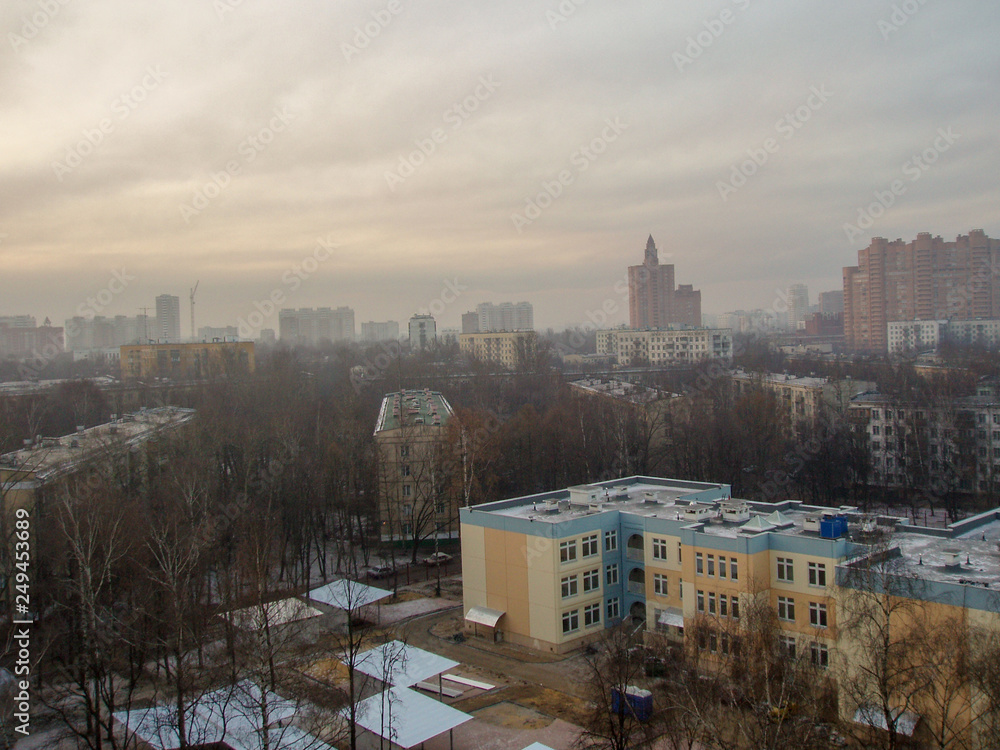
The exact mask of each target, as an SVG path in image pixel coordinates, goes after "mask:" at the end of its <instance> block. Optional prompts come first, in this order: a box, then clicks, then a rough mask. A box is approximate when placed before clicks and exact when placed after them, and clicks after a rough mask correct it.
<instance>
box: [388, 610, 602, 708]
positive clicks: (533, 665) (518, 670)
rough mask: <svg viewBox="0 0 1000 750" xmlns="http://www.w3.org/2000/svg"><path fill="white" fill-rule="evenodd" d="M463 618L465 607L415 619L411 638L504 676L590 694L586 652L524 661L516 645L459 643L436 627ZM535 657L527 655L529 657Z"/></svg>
mask: <svg viewBox="0 0 1000 750" xmlns="http://www.w3.org/2000/svg"><path fill="white" fill-rule="evenodd" d="M459 617H461V610H460V609H458V610H456V609H451V610H447V611H445V612H435V613H433V614H430V615H427V616H424V617H419V618H415V619H413V620H411V621H410V622H409V623H408V626H407V640H408V641H409V642H410V643H412V644H413V645H415V646H419V647H420V648H424V649H427V650H428V651H432V652H434V653H436V654H441V655H442V656H446V657H448V658H449V659H454V660H455V661H460V662H462V663H464V664H469V665H471V666H474V667H478V668H480V669H483V670H486V671H487V672H491V673H493V674H495V675H497V676H498V677H500V678H505V679H508V680H509V679H515V680H520V681H523V682H527V683H530V684H533V685H541V686H542V687H546V688H549V689H551V690H556V691H558V692H560V693H566V694H569V695H573V696H576V697H580V698H582V697H585V696H586V676H587V664H586V661H585V658H584V656H583V655H582V654H579V653H577V654H571V655H569V656H566V657H560V656H552V657H550V658H549V657H546V659H545V661H535V660H534V659H532V660H531V661H527V660H522V659H521V658H519V655H518V653H517V651H516V650H515V648H516V647H515V648H511V647H509V646H504V645H498V646H494V644H491V643H488V642H485V641H481V640H478V639H471V638H470V639H469V640H466V641H465V642H463V643H456V642H455V641H454V640H452V639H449V638H441V637H439V636H437V635H434V633H432V632H431V631H432V629H435V627H436V626H440V625H441V624H443V623H446V622H447V621H448V620H456V619H457V618H459ZM527 658H531V656H530V655H528V654H525V659H527Z"/></svg>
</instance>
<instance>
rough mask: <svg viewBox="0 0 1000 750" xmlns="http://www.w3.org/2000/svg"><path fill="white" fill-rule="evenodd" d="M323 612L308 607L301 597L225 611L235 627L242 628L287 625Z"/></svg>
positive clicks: (251, 628) (254, 628) (252, 628)
mask: <svg viewBox="0 0 1000 750" xmlns="http://www.w3.org/2000/svg"><path fill="white" fill-rule="evenodd" d="M322 614H323V613H322V612H320V611H319V610H318V609H316V608H315V607H310V606H309V605H308V604H306V603H305V602H303V601H302V600H301V599H295V598H289V599H280V600H278V601H274V602H267V603H265V604H256V605H253V606H251V607H244V608H243V609H234V610H232V611H231V612H227V613H226V615H225V616H226V617H227V618H229V619H231V620H232V622H233V624H234V625H236V627H238V628H240V629H242V630H262V629H263V628H264V626H265V625H268V626H275V625H287V624H288V623H290V622H297V621H299V620H307V619H309V618H311V617H319V616H320V615H322Z"/></svg>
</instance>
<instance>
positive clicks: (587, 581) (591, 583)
mask: <svg viewBox="0 0 1000 750" xmlns="http://www.w3.org/2000/svg"><path fill="white" fill-rule="evenodd" d="M600 587H601V571H599V570H596V569H595V570H588V571H587V572H586V573H584V574H583V590H584V591H596V590H597V589H599V588H600Z"/></svg>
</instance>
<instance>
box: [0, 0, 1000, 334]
mask: <svg viewBox="0 0 1000 750" xmlns="http://www.w3.org/2000/svg"><path fill="white" fill-rule="evenodd" d="M0 13H2V24H0V29H2V32H3V38H2V39H0V113H2V122H3V137H2V139H0V258H2V260H3V265H2V269H3V271H2V277H0V278H2V280H3V283H2V285H0V315H3V314H14V313H31V314H34V315H35V316H36V317H37V318H38V319H39V322H41V319H42V318H44V317H45V316H50V317H51V318H52V319H53V321H55V322H56V323H58V324H61V323H62V321H63V320H65V318H67V317H68V316H70V315H73V314H74V313H75V312H76V311H78V310H88V311H95V308H96V307H100V308H101V312H102V313H103V314H108V315H114V314H127V315H134V314H136V312H137V311H138V309H139V308H141V307H144V306H152V305H153V299H154V297H155V296H156V295H157V294H162V293H171V294H176V295H178V296H180V297H181V299H182V305H181V310H182V330H183V331H184V332H185V333H186V332H187V331H188V327H189V323H188V303H187V296H188V289H189V288H190V287H191V286H193V285H194V283H195V282H196V281H198V280H200V282H201V283H200V288H199V290H198V295H197V313H196V316H197V323H198V325H199V326H200V325H209V324H211V325H226V324H235V323H236V321H237V320H238V319H239V318H243V319H247V318H248V316H249V315H250V313H252V312H253V311H254V310H255V306H254V302H258V303H259V302H260V301H261V300H264V299H265V298H267V297H268V296H269V295H272V294H273V295H276V296H277V297H278V298H279V300H280V305H279V306H282V307H315V306H332V307H337V306H340V305H349V306H351V307H353V308H354V310H355V312H356V320H357V323H358V329H359V331H360V324H361V322H362V321H366V320H373V319H374V320H387V319H394V320H398V321H400V322H403V321H405V320H406V319H407V318H408V317H409V316H410V315H411V314H412V313H414V312H415V311H418V310H421V309H431V310H432V311H434V312H438V313H440V314H438V316H437V317H438V320H439V326H454V325H457V324H458V322H459V317H460V315H461V313H462V312H464V311H466V310H469V309H473V308H474V307H475V305H476V303H478V302H484V301H493V302H501V301H505V300H510V301H519V300H528V301H530V302H532V303H533V304H534V306H535V322H536V327H539V328H544V327H547V326H554V327H562V326H565V325H579V324H582V323H584V322H585V321H587V319H588V313H589V314H590V316H591V317H599V316H597V315H596V314H595V312H594V311H597V310H599V309H601V308H602V306H605V305H606V306H607V307H609V308H618V309H619V310H621V311H625V310H627V302H626V298H625V296H624V295H623V294H622V293H621V289H622V285H621V283H620V282H621V281H622V280H623V279H624V277H625V273H626V270H625V269H626V267H627V266H628V265H630V264H636V263H639V262H641V259H642V255H643V248H644V247H645V244H646V237H647V235H649V234H650V233H651V234H652V235H653V237H654V239H655V240H656V243H657V245H658V247H659V248H660V258H661V262H664V261H666V262H672V263H674V264H675V265H676V277H677V280H678V282H679V283H691V284H694V286H695V287H696V288H700V289H701V290H702V308H703V310H704V311H705V312H723V311H726V310H731V309H734V308H738V307H745V308H750V307H770V306H771V305H772V304H773V303H774V300H775V293H774V290H775V289H776V288H778V287H784V286H786V285H787V284H789V283H792V282H798V281H801V282H804V283H806V284H808V286H809V290H810V296H811V300H812V301H815V298H816V293H817V292H820V291H824V290H827V289H836V288H839V287H840V285H841V270H840V269H841V267H842V266H844V265H852V264H854V263H856V261H857V251H858V249H860V248H862V247H864V246H866V245H867V244H868V242H869V239H870V237H871V236H873V235H874V236H884V237H888V238H890V239H894V238H897V237H902V238H904V239H912V238H913V237H914V236H915V235H916V233H917V232H921V231H928V232H932V233H934V234H940V235H942V236H944V237H945V239H951V240H953V239H954V238H955V236H956V235H958V234H965V233H967V232H968V230H970V229H973V228H982V229H985V230H986V232H987V233H988V234H989V235H990V236H992V237H996V236H998V232H1000V215H998V207H1000V181H998V179H997V177H998V174H1000V149H998V148H997V145H998V144H997V140H998V112H1000V107H998V104H1000V102H998V97H1000V43H998V41H997V40H998V38H1000V33H998V32H1000V13H998V12H997V5H996V2H995V0H981V1H977V0H952V1H951V2H944V0H895V1H890V0H841V1H840V2H826V3H818V2H802V1H801V0H798V2H793V1H792V0H772V2H763V0H726V1H724V2H723V1H715V2H678V1H673V0H655V1H654V0H648V1H647V0H643V1H638V0H616V1H615V2H609V1H608V0H600V1H599V0H575V1H574V0H563V2H562V3H559V2H556V1H555V0H552V1H551V2H545V1H544V0H543V1H541V2H528V1H526V0H503V2H496V1H495V0H494V1H492V2H482V1H481V0H472V1H471V2H464V3H458V2H440V1H435V0H423V1H422V2H415V0H391V2H387V1H383V0H375V1H371V2H369V1H355V0H340V1H338V2H333V1H332V0H324V1H320V0H284V1H282V2H279V1H278V0H171V2H169V3H145V2H135V0H127V1H126V0H3V3H2V6H0ZM914 157H916V160H915V159H914ZM748 160H750V161H748ZM747 173H749V176H746V175H747ZM734 175H735V177H734ZM894 187H895V192H894V191H893V188H894ZM876 193H878V194H879V195H881V199H882V202H883V203H886V204H891V205H889V207H888V208H885V209H882V207H881V206H880V205H876V206H874V207H872V206H871V204H872V203H873V202H874V201H876V199H877V197H876ZM552 195H554V196H555V197H550V196H552ZM859 212H862V213H859ZM848 225H849V226H848ZM321 241H322V242H321ZM296 270H298V273H297V274H296ZM116 272H117V273H118V275H120V276H124V278H125V280H126V282H127V283H126V284H125V285H124V289H123V290H122V289H121V287H122V284H121V283H119V282H114V283H111V284H110V285H109V282H110V281H111V280H112V279H113V278H114V276H113V274H114V273H116ZM132 277H134V278H132ZM452 287H457V288H458V290H459V291H460V294H458V296H457V299H454V301H453V298H454V297H455V294H454V292H453V291H452ZM102 291H103V294H102ZM109 297H112V299H111V301H110V304H107V305H106V306H105V305H103V304H101V303H100V302H99V301H98V300H104V301H107V300H108V299H109ZM88 298H89V299H93V300H94V301H95V302H97V305H91V304H89V303H88V302H87V300H88ZM261 307H263V308H264V309H265V312H267V306H266V305H261ZM442 311H443V312H442ZM626 319H627V314H624V312H619V313H618V314H616V315H612V316H611V321H610V322H613V323H618V322H624V321H625V320H626ZM264 325H265V327H273V328H277V315H273V316H270V317H267V318H266V320H265V323H264Z"/></svg>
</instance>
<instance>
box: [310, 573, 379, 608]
mask: <svg viewBox="0 0 1000 750" xmlns="http://www.w3.org/2000/svg"><path fill="white" fill-rule="evenodd" d="M387 596H392V592H391V591H386V590H385V589H380V588H378V587H377V586H369V585H368V584H366V583H358V582H357V581H352V580H350V579H348V578H341V579H340V580H339V581H333V582H332V583H328V584H326V585H325V586H320V587H319V588H316V589H313V590H312V591H310V592H309V598H310V599H312V600H313V601H316V602H322V603H323V604H329V605H330V606H331V607H337V609H343V610H345V611H347V612H353V611H354V610H356V609H358V608H359V607H366V606H368V605H369V604H374V603H375V602H378V601H381V600H382V599H385V598H386V597H387Z"/></svg>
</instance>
